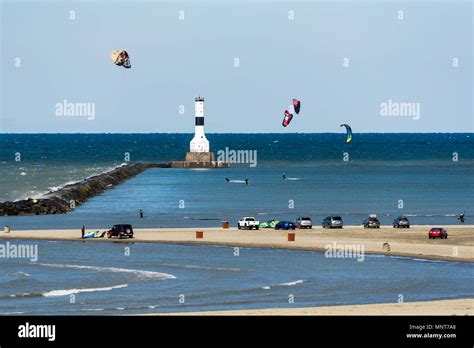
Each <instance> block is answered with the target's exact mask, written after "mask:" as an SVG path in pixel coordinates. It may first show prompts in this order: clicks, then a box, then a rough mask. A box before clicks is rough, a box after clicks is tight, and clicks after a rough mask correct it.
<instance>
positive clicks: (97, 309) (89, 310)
mask: <svg viewBox="0 0 474 348" xmlns="http://www.w3.org/2000/svg"><path fill="white" fill-rule="evenodd" d="M104 309H105V308H84V309H80V310H81V311H84V312H102V311H103V310H104Z"/></svg>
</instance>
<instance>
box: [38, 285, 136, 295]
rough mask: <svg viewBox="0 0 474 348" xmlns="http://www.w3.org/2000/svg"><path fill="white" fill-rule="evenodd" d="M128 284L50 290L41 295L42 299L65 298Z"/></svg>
mask: <svg viewBox="0 0 474 348" xmlns="http://www.w3.org/2000/svg"><path fill="white" fill-rule="evenodd" d="M127 286H128V284H122V285H116V286H109V287H106V288H89V289H67V290H52V291H48V292H45V293H43V294H42V295H43V296H44V297H57V296H67V295H72V294H78V293H81V292H97V291H110V290H113V289H121V288H126V287H127Z"/></svg>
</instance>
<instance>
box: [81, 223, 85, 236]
mask: <svg viewBox="0 0 474 348" xmlns="http://www.w3.org/2000/svg"><path fill="white" fill-rule="evenodd" d="M85 232H86V228H85V226H84V225H82V227H81V235H82V236H81V238H84V233H85Z"/></svg>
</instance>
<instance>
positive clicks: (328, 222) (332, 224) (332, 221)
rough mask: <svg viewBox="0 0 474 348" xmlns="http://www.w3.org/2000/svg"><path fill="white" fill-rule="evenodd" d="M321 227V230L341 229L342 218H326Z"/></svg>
mask: <svg viewBox="0 0 474 348" xmlns="http://www.w3.org/2000/svg"><path fill="white" fill-rule="evenodd" d="M322 226H323V228H342V226H343V222H342V218H341V217H340V216H326V217H325V218H324V220H323V223H322Z"/></svg>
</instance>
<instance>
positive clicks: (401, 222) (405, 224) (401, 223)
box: [393, 216, 410, 228]
mask: <svg viewBox="0 0 474 348" xmlns="http://www.w3.org/2000/svg"><path fill="white" fill-rule="evenodd" d="M393 227H394V228H410V221H408V219H407V218H406V217H405V216H399V217H397V218H396V219H395V220H393Z"/></svg>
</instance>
